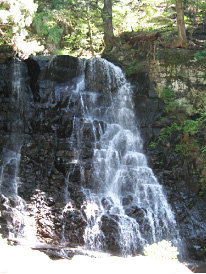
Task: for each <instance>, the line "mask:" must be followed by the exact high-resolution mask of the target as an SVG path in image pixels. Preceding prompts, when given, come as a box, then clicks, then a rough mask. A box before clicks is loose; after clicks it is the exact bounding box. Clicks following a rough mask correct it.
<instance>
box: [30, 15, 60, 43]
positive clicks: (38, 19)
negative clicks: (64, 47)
mask: <svg viewBox="0 0 206 274" xmlns="http://www.w3.org/2000/svg"><path fill="white" fill-rule="evenodd" d="M33 26H34V27H35V29H36V33H37V34H38V35H39V36H43V37H44V39H47V41H48V42H49V43H53V44H54V45H57V44H58V43H59V41H60V38H61V35H62V32H63V29H62V28H61V27H59V26H58V24H57V23H56V22H55V21H54V18H53V16H52V14H50V13H46V12H40V13H38V14H36V16H35V18H34V22H33Z"/></svg>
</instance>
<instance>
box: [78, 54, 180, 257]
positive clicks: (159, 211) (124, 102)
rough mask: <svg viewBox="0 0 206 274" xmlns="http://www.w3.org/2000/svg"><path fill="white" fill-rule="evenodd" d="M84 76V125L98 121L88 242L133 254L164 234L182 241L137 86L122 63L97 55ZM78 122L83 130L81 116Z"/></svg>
mask: <svg viewBox="0 0 206 274" xmlns="http://www.w3.org/2000/svg"><path fill="white" fill-rule="evenodd" d="M78 81H79V82H78V84H77V87H78V88H77V89H76V91H75V92H78V93H79V96H80V100H81V108H82V112H83V117H84V125H85V124H87V123H90V124H92V126H93V135H94V156H93V161H92V169H91V172H90V182H89V186H84V187H83V191H84V194H85V197H86V199H85V202H84V204H83V206H82V209H83V211H84V213H85V216H86V219H87V227H86V229H85V233H84V240H85V247H86V248H87V249H91V250H97V251H108V250H109V251H110V252H112V253H116V254H120V255H122V256H127V255H131V254H133V255H135V254H138V253H139V252H141V251H142V249H143V248H144V246H145V245H146V244H151V243H154V242H158V241H161V240H163V239H166V240H168V241H172V242H173V244H174V245H178V241H179V240H178V232H177V228H176V222H175V218H174V214H173V212H172V210H171V207H170V206H169V204H168V202H167V199H166V196H165V194H164V191H163V188H162V186H161V185H160V184H159V183H158V181H157V179H156V177H155V176H154V174H153V171H152V169H151V168H149V167H148V164H147V159H146V156H145V155H144V154H143V149H142V140H141V137H140V132H139V130H138V124H137V121H136V118H135V114H134V110H133V96H132V87H131V85H130V84H129V83H128V82H127V81H126V79H125V76H124V74H123V72H122V71H121V69H120V68H119V67H117V66H115V65H113V64H111V63H109V62H107V61H106V60H104V59H96V58H94V59H92V60H90V61H89V63H88V64H87V68H86V74H85V75H84V74H82V75H81V77H80V78H79V80H78ZM80 87H81V88H80ZM76 125H77V124H76ZM78 127H79V131H78V132H80V133H81V130H82V127H80V121H79V120H78ZM80 133H79V134H80ZM80 135H81V134H80ZM80 135H79V136H80ZM78 142H79V146H80V144H81V140H79V141H78ZM78 161H80V159H79V158H78ZM79 164H80V165H81V163H79ZM82 184H83V185H84V182H82Z"/></svg>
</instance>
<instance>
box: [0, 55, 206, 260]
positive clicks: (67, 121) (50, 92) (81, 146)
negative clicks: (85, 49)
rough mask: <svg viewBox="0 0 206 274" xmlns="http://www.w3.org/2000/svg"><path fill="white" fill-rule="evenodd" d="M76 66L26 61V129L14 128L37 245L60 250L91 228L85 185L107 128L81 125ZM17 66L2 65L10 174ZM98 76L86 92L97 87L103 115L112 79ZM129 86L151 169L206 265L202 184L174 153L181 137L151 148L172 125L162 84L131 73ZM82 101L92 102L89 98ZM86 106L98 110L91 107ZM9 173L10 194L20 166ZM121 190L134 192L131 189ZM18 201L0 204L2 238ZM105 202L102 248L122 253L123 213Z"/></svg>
mask: <svg viewBox="0 0 206 274" xmlns="http://www.w3.org/2000/svg"><path fill="white" fill-rule="evenodd" d="M78 62H79V60H78V59H77V58H74V57H69V56H66V57H65V56H58V57H35V58H30V59H28V60H26V61H25V62H23V61H22V62H20V67H21V79H20V82H21V87H22V92H23V94H24V96H23V101H22V102H21V111H20V112H19V113H20V114H21V119H22V120H21V122H23V123H19V124H18V125H16V126H15V127H17V128H18V130H19V133H21V135H20V134H19V135H20V139H21V138H22V139H23V142H22V143H21V142H20V143H21V145H22V146H21V159H20V163H19V174H18V181H19V182H20V183H19V187H18V195H19V196H20V197H22V198H23V199H24V200H25V201H26V204H25V205H24V206H25V208H26V211H27V213H28V214H31V215H32V216H33V217H34V219H35V222H36V225H37V236H38V239H39V240H40V241H42V242H44V243H48V244H60V243H61V242H62V240H64V243H67V244H74V245H76V244H78V245H84V238H83V233H84V230H85V227H86V224H87V223H86V215H85V214H84V210H83V209H82V205H83V204H84V202H85V199H86V198H85V194H84V192H83V191H82V186H83V187H91V188H92V186H94V185H95V183H96V182H94V181H93V180H92V178H91V176H90V170H91V169H92V157H93V149H94V141H99V138H100V133H101V132H104V131H105V127H106V125H105V123H104V121H97V120H96V121H94V122H93V124H91V123H86V122H85V121H84V119H83V115H82V113H83V111H85V110H84V109H83V108H82V105H81V98H80V96H79V94H78V93H77V92H75V91H74V90H75V88H77V86H76V83H77V80H78V79H79V78H78V77H79V76H78V71H77V67H78ZM96 65H97V66H98V63H96ZM13 66H14V65H13V62H12V60H10V59H9V58H8V59H7V60H6V63H5V62H4V64H1V65H0V104H1V110H0V153H1V159H0V160H1V161H0V168H4V163H5V161H6V154H7V153H8V151H14V148H13V146H11V143H9V142H10V140H11V139H12V138H14V137H12V135H11V130H12V128H13V126H14V121H15V115H17V113H18V112H17V108H16V107H15V104H14V102H12V98H11V93H12V81H13V79H12V77H11V75H13ZM98 70H99V74H97V75H95V76H94V77H91V81H88V82H87V89H88V91H89V92H93V93H94V87H95V89H96V91H97V92H98V105H97V106H96V109H94V110H93V111H99V113H101V112H102V111H103V110H102V109H101V107H100V106H101V103H103V104H104V105H106V106H109V105H110V103H111V100H110V98H107V96H105V95H104V93H108V89H109V87H108V86H107V85H105V81H106V79H105V78H104V77H101V67H99V68H98ZM89 74H90V75H91V74H92V70H91V69H90V68H89V67H88V65H87V68H86V75H89ZM137 76H138V77H137ZM110 80H111V83H113V84H114V86H113V87H112V92H115V90H116V89H117V83H116V82H115V79H110ZM130 81H131V82H132V84H133V85H134V103H135V112H136V114H137V120H138V121H139V125H140V128H141V134H142V136H143V140H144V150H145V151H146V153H147V157H148V161H149V163H150V166H151V167H153V168H154V172H155V174H156V176H157V177H158V179H159V182H160V183H161V184H162V185H163V186H164V189H165V192H166V195H167V198H168V200H169V202H170V205H171V206H172V208H173V210H174V212H175V216H176V220H177V223H178V227H179V229H180V233H181V236H182V238H184V239H185V243H186V246H187V249H188V254H189V257H190V258H192V259H198V260H202V259H203V258H204V256H205V254H204V249H205V246H206V235H205V227H206V213H205V206H206V205H205V202H204V201H202V200H200V199H199V198H198V197H197V193H198V191H199V187H198V184H197V183H196V184H195V187H194V182H195V178H193V177H192V176H191V174H190V169H191V168H190V167H189V166H188V165H187V162H186V161H185V163H184V165H182V166H180V165H179V164H178V158H177V157H178V156H177V154H174V153H173V152H172V149H171V147H172V145H174V144H176V143H177V142H178V141H179V137H180V136H179V134H178V132H174V133H173V134H172V138H171V141H170V142H167V141H164V142H162V143H161V146H160V148H158V149H156V150H151V149H150V148H149V147H148V145H149V144H150V142H151V141H156V140H157V138H158V136H159V132H160V130H161V129H162V128H164V127H167V126H168V125H169V124H170V123H171V120H169V119H165V120H162V121H159V120H158V118H159V117H160V115H161V114H162V112H163V109H164V107H165V105H164V103H163V102H162V101H161V99H160V98H159V97H158V95H157V94H156V92H155V87H156V86H157V83H156V82H155V81H154V80H151V79H150V78H149V76H148V73H146V72H141V73H140V74H139V75H133V76H132V77H131V78H130ZM84 96H85V100H87V96H88V94H86V93H85V95H84ZM95 96H97V95H95ZM88 98H89V96H88ZM88 106H89V107H90V108H91V107H92V105H91V104H88ZM75 122H76V123H75ZM77 125H78V126H77ZM11 137H12V138H11ZM18 142H19V141H18ZM96 145H97V146H98V145H99V144H98V143H97V144H96ZM121 149H122V148H120V150H121ZM5 168H6V169H7V171H8V172H7V173H8V177H7V178H5V180H4V183H3V188H2V189H4V190H5V189H7V188H8V185H9V182H10V181H9V180H10V179H11V177H12V176H13V175H14V173H15V162H12V161H11V162H10V164H9V165H8V166H6V167H5ZM6 179H8V180H6ZM2 189H1V190H2ZM123 191H125V192H126V193H130V191H131V187H130V185H129V183H128V185H126V186H125V189H124V190H123ZM18 202H19V201H17V200H15V199H14V198H11V197H7V196H1V198H0V211H1V217H0V225H1V229H0V231H1V233H2V234H3V236H4V237H6V236H8V224H9V226H10V228H11V229H12V225H13V224H12V220H13V219H12V218H13V213H12V212H13V210H14V208H15V206H16V205H17V203H18ZM68 202H69V205H67V207H65V206H66V204H68ZM132 202H133V197H132V195H129V194H128V195H125V196H124V197H123V198H122V204H123V206H124V208H125V212H126V214H127V215H128V216H129V217H131V218H133V219H135V220H136V221H137V222H138V224H139V226H140V231H141V233H142V235H145V237H146V235H149V234H150V233H151V227H150V226H149V222H147V218H145V215H146V212H145V210H144V208H141V205H140V206H133V204H132ZM101 203H102V206H103V207H104V208H105V210H106V211H107V212H108V213H109V212H110V209H112V213H111V212H110V213H109V214H110V215H107V216H106V215H104V216H102V219H101V221H102V225H101V228H102V231H103V233H104V236H105V246H104V250H107V251H108V250H109V251H110V252H111V253H113V254H120V246H119V242H118V229H119V227H118V218H119V217H118V214H119V212H118V210H116V211H115V209H114V208H112V206H113V205H112V202H111V200H109V199H108V198H107V197H105V198H103V199H102V201H101ZM34 209H35V210H34ZM34 212H36V213H35V214H34ZM111 214H113V215H111ZM49 252H50V254H51V256H57V255H52V252H53V251H49ZM68 256H69V255H68Z"/></svg>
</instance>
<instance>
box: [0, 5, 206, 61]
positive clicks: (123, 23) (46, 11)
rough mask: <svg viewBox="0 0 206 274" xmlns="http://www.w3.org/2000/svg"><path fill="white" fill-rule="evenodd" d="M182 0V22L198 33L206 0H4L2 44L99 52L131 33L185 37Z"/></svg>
mask: <svg viewBox="0 0 206 274" xmlns="http://www.w3.org/2000/svg"><path fill="white" fill-rule="evenodd" d="M180 2H181V5H182V11H184V14H183V13H182V15H181V16H182V17H181V22H183V21H184V23H185V26H186V30H187V36H188V35H189V36H192V34H193V31H194V29H195V27H196V26H197V25H198V24H202V23H204V24H205V22H206V3H205V0H177V1H175V0H133V1H132V0H115V1H114V0H113V1H112V0H78V1H77V0H41V1H40V0H0V27H1V28H0V34H1V38H0V44H7V45H12V46H13V48H14V50H15V51H16V52H18V53H19V54H20V55H22V56H27V55H30V54H35V53H36V52H40V53H41V54H56V53H57V54H60V53H64V54H71V55H75V56H82V55H83V56H86V55H90V56H91V55H92V56H94V55H99V54H101V51H102V50H103V49H104V47H105V45H108V44H110V46H111V44H112V43H113V41H114V39H113V38H114V37H118V36H119V35H120V34H121V33H122V32H125V31H139V30H147V31H160V32H161V33H162V34H163V36H164V39H166V40H167V39H169V38H170V37H172V38H173V37H174V33H176V35H177V37H179V36H178V35H182V34H180V33H179V32H178V31H179V29H178V22H180V19H179V18H180V17H179V16H178V12H176V11H177V10H178V7H177V4H178V3H180ZM175 4H176V7H177V9H176V7H175ZM181 24H182V23H181ZM200 42H201V41H200ZM203 42H204V41H203ZM183 44H184V43H183ZM183 44H181V43H179V45H178V46H181V45H183ZM184 47H185V44H184Z"/></svg>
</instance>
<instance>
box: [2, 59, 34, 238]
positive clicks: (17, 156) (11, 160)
mask: <svg viewBox="0 0 206 274" xmlns="http://www.w3.org/2000/svg"><path fill="white" fill-rule="evenodd" d="M23 81H24V79H23V78H22V72H21V62H20V61H19V60H17V59H14V60H13V63H12V87H11V94H10V111H9V112H8V113H9V117H8V118H9V135H8V139H7V144H6V146H5V147H4V149H3V152H2V154H1V169H0V198H1V203H2V204H3V205H4V207H5V208H6V209H7V211H8V217H6V219H7V226H8V238H9V239H12V240H15V239H18V240H19V239H27V240H28V238H30V239H31V238H34V234H35V233H34V232H33V231H31V229H30V228H31V227H32V226H33V224H32V220H31V218H29V216H28V215H27V212H26V209H27V208H26V202H25V201H24V199H22V198H21V197H20V196H19V195H18V187H19V184H20V183H21V182H20V178H19V165H20V160H21V148H22V145H23V140H24V137H23V130H24V121H23V104H24V102H23V100H24V90H23V84H22V83H23ZM32 229H34V226H33V228H32Z"/></svg>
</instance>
